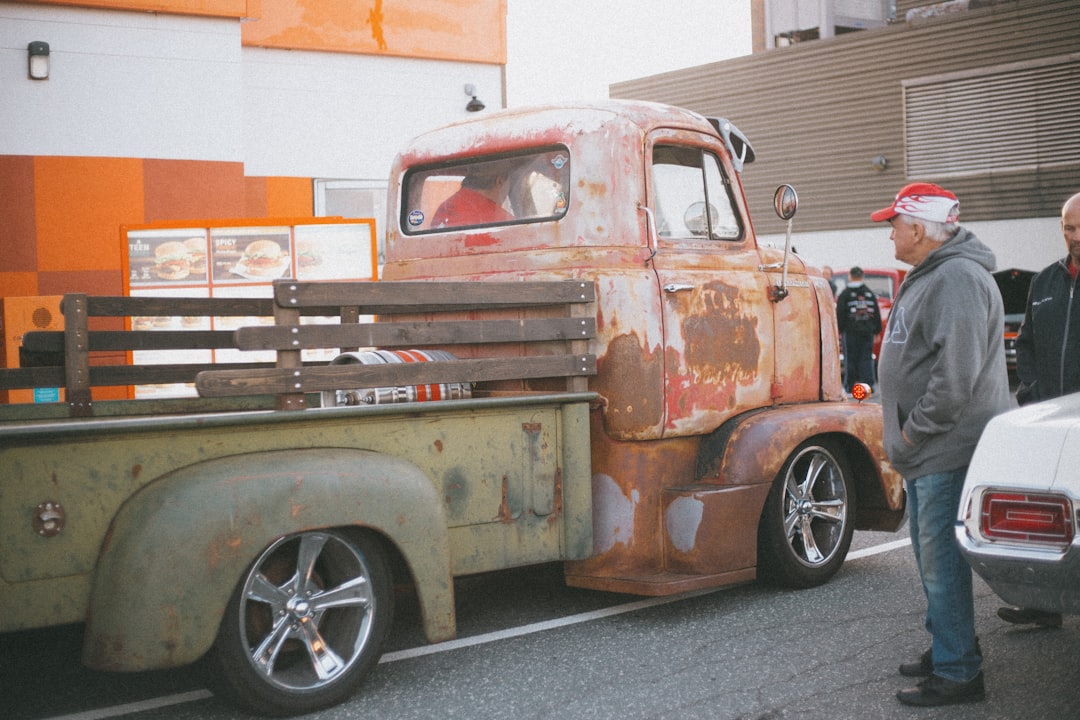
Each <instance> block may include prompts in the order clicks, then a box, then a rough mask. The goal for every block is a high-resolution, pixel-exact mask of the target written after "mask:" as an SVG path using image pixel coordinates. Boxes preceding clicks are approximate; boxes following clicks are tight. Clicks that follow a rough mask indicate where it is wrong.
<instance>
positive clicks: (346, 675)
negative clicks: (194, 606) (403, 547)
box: [210, 530, 394, 716]
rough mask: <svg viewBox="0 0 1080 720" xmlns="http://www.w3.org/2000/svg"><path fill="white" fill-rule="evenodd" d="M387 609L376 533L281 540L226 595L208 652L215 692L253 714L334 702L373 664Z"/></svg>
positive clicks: (321, 533) (388, 595) (324, 533)
mask: <svg viewBox="0 0 1080 720" xmlns="http://www.w3.org/2000/svg"><path fill="white" fill-rule="evenodd" d="M393 612H394V610H393V593H392V585H391V581H390V575H389V572H388V570H387V565H386V557H385V553H384V551H383V549H382V547H381V546H380V544H379V542H378V540H377V539H375V538H373V537H371V536H369V535H365V534H363V533H345V532H340V531H334V530H314V531H308V532H302V533H297V534H295V535H288V536H285V537H282V538H280V539H278V540H276V541H275V542H273V543H271V544H270V546H269V547H267V548H266V549H265V550H264V551H263V552H262V553H261V554H260V555H259V557H257V558H256V559H255V561H254V562H253V563H252V564H251V566H250V567H249V568H248V570H247V572H246V573H245V574H244V577H243V578H241V580H240V582H239V584H238V585H237V587H236V590H235V591H234V592H233V595H232V599H231V600H230V601H229V605H228V608H227V609H226V611H225V617H224V619H223V620H222V623H221V628H220V630H219V632H218V637H217V640H216V641H215V644H214V648H213V651H212V653H211V658H210V660H211V665H212V669H213V670H214V671H215V672H216V673H217V675H218V678H217V682H216V683H215V686H216V689H218V690H223V691H224V692H225V693H226V694H227V695H228V696H230V698H231V699H232V700H234V701H235V702H236V703H238V704H239V705H241V706H242V707H244V708H246V709H248V710H250V711H252V712H254V713H257V714H260V715H276V716H286V715H298V714H302V713H309V712H313V711H315V710H319V709H322V708H325V707H329V706H331V705H336V704H338V703H340V702H342V701H344V700H346V699H347V698H349V697H350V696H351V695H352V694H353V693H354V692H355V691H356V689H357V687H358V686H359V685H360V683H361V682H362V681H363V680H364V678H365V677H366V676H367V674H368V673H369V672H370V671H371V669H372V668H373V667H374V666H375V664H376V663H377V662H378V661H379V657H380V656H381V655H382V647H383V643H384V641H385V639H386V635H387V632H388V631H389V629H390V624H391V620H392V616H393Z"/></svg>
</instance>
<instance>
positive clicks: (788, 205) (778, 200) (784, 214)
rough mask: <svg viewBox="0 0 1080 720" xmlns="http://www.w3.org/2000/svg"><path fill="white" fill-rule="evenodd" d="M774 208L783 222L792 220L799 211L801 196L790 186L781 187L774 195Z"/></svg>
mask: <svg viewBox="0 0 1080 720" xmlns="http://www.w3.org/2000/svg"><path fill="white" fill-rule="evenodd" d="M773 208H774V209H775V210H776V214H777V215H778V216H779V217H780V219H781V220H791V218H793V217H795V211H796V210H798V209H799V195H798V193H796V192H795V188H793V187H791V186H790V185H781V186H780V187H778V188H776V194H775V195H773Z"/></svg>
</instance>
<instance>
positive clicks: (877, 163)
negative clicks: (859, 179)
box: [870, 155, 889, 172]
mask: <svg viewBox="0 0 1080 720" xmlns="http://www.w3.org/2000/svg"><path fill="white" fill-rule="evenodd" d="M870 167H872V168H874V169H875V170H877V171H878V172H884V171H885V168H887V167H889V158H887V157H885V156H884V155H875V156H874V159H873V160H871V161H870Z"/></svg>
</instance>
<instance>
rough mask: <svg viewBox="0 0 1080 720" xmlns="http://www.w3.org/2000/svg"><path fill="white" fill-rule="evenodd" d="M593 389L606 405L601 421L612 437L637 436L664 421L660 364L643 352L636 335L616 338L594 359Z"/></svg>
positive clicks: (662, 376) (654, 357)
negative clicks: (604, 414) (603, 420)
mask: <svg viewBox="0 0 1080 720" xmlns="http://www.w3.org/2000/svg"><path fill="white" fill-rule="evenodd" d="M593 387H594V388H595V389H596V390H597V392H599V393H600V395H601V396H602V397H603V398H604V400H605V401H606V404H607V408H606V416H605V421H606V424H607V428H608V431H609V432H610V433H611V434H612V435H614V436H625V435H630V436H637V435H641V434H645V432H646V431H648V430H650V429H651V428H654V427H656V426H658V425H661V423H663V420H664V396H663V390H664V363H663V360H662V356H660V355H658V354H656V353H652V352H647V351H646V350H645V349H644V348H643V347H642V346H641V341H640V340H639V339H638V336H637V333H628V334H626V335H619V336H618V337H616V338H615V339H613V340H612V341H611V342H610V343H609V344H608V346H607V353H606V354H605V355H604V356H603V357H602V358H599V359H598V360H597V375H596V379H595V382H594V384H593Z"/></svg>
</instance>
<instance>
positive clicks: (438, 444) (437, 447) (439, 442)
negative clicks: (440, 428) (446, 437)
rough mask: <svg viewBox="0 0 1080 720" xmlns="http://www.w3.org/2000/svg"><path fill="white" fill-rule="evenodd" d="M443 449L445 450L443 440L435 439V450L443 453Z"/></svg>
mask: <svg viewBox="0 0 1080 720" xmlns="http://www.w3.org/2000/svg"><path fill="white" fill-rule="evenodd" d="M442 451H443V446H442V440H436V441H435V452H440V453H441V452H442Z"/></svg>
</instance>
